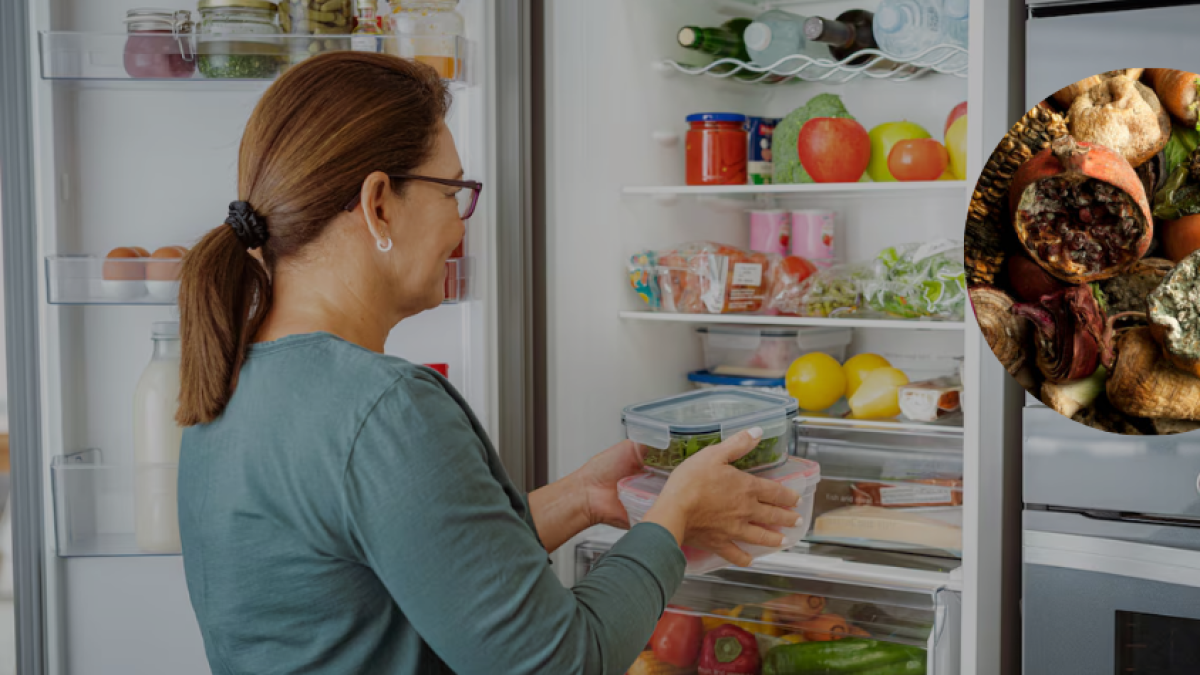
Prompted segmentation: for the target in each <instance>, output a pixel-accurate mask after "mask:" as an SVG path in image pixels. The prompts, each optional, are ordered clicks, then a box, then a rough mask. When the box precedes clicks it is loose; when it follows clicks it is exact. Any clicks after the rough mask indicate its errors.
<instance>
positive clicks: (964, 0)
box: [942, 0, 971, 70]
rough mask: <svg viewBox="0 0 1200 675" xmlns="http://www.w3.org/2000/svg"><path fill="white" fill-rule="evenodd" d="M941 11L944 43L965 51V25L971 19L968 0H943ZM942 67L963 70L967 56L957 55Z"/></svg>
mask: <svg viewBox="0 0 1200 675" xmlns="http://www.w3.org/2000/svg"><path fill="white" fill-rule="evenodd" d="M942 9H943V11H944V13H945V17H946V38H945V42H947V43H949V44H952V45H958V46H959V47H962V48H963V49H966V48H967V43H968V41H967V25H968V19H970V17H971V2H970V0H945V2H944V3H943V5H942ZM943 65H945V67H946V68H948V69H953V70H958V69H960V68H963V67H965V66H966V65H967V55H966V54H959V55H957V56H955V57H954V58H952V59H948V60H947V61H946V62H945V64H943Z"/></svg>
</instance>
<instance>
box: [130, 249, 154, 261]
mask: <svg viewBox="0 0 1200 675" xmlns="http://www.w3.org/2000/svg"><path fill="white" fill-rule="evenodd" d="M129 248H130V249H132V250H134V251H136V252H137V254H138V256H140V257H142V258H149V257H150V251H147V250H146V249H144V248H142V247H141V246H130V247H129Z"/></svg>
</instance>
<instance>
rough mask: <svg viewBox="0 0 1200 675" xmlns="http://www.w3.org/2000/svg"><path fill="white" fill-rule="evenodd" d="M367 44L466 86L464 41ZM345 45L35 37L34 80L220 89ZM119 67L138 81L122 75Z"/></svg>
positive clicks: (387, 39)
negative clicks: (427, 48)
mask: <svg viewBox="0 0 1200 675" xmlns="http://www.w3.org/2000/svg"><path fill="white" fill-rule="evenodd" d="M131 37H133V38H136V40H131V39H130V38H131ZM363 37H364V36H355V37H354V39H355V40H361V39H363ZM367 39H373V40H374V41H375V43H376V44H375V45H374V50H373V51H379V52H386V53H390V54H396V55H403V56H407V57H411V58H414V59H415V60H417V61H420V62H424V63H427V64H429V65H432V66H433V67H435V68H437V69H438V70H439V71H440V72H444V73H445V74H446V77H445V78H444V79H445V81H447V82H448V83H451V84H452V86H455V87H457V86H461V85H464V84H465V83H466V82H467V80H466V77H465V75H464V72H463V70H464V69H463V67H462V65H463V64H464V63H465V62H466V56H467V41H466V39H464V38H462V37H438V38H436V41H437V42H438V46H437V48H436V51H438V52H439V54H442V53H445V52H450V51H452V52H453V53H454V55H453V56H449V55H439V56H423V55H421V52H422V47H423V41H428V40H431V39H432V38H428V37H418V36H411V35H380V36H374V37H373V38H372V37H367ZM350 41H351V37H350V36H349V35H269V34H267V35H259V34H253V35H252V34H238V35H237V37H236V39H229V38H227V37H226V36H223V35H222V36H217V35H206V34H195V33H184V34H170V33H163V34H161V35H158V34H141V35H134V36H131V35H129V34H127V33H86V32H68V31H41V32H40V33H39V34H38V44H39V48H40V51H41V75H42V79H45V80H107V81H157V82H184V83H193V84H196V83H201V82H203V83H207V85H208V86H215V87H218V88H220V86H221V84H222V83H238V82H269V81H271V80H274V79H275V78H276V77H277V76H279V75H281V74H282V73H283V72H284V71H285V70H287V68H288V66H289V65H294V64H295V63H299V62H300V61H302V60H304V59H305V58H308V57H309V56H313V55H316V54H320V53H323V52H329V51H350V50H351V45H350ZM447 41H451V42H452V43H453V46H452V47H451V48H450V49H445V48H444V45H442V43H443V42H447ZM231 59H236V60H233V61H231ZM127 62H128V63H131V64H132V70H133V72H134V73H135V74H138V75H139V77H134V76H132V75H130V73H129V70H127V68H126V63H127ZM447 63H448V64H451V65H449V66H447V65H446V64H447ZM139 64H140V65H139ZM172 73H174V74H175V76H172ZM206 75H207V76H206Z"/></svg>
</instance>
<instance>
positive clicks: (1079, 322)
mask: <svg viewBox="0 0 1200 675" xmlns="http://www.w3.org/2000/svg"><path fill="white" fill-rule="evenodd" d="M1012 311H1013V313H1014V314H1016V315H1017V316H1020V317H1024V318H1026V319H1029V320H1030V322H1031V323H1032V325H1033V328H1034V331H1035V335H1036V338H1035V340H1034V342H1035V344H1036V345H1037V349H1036V351H1037V366H1038V369H1039V370H1041V371H1042V374H1043V375H1045V377H1046V379H1047V380H1049V381H1050V382H1052V383H1060V382H1068V381H1071V380H1078V379H1082V378H1085V377H1087V376H1089V375H1091V374H1092V373H1093V372H1095V370H1096V366H1097V365H1099V364H1100V350H1101V340H1102V339H1103V336H1104V330H1105V324H1104V313H1103V311H1102V310H1101V309H1100V305H1099V303H1097V302H1096V297H1095V295H1093V294H1092V291H1091V289H1090V288H1088V287H1087V286H1073V287H1071V288H1067V289H1064V290H1062V291H1059V292H1057V293H1054V294H1051V295H1047V296H1044V297H1042V298H1041V299H1040V300H1039V301H1038V302H1036V303H1032V302H1031V303H1021V304H1016V305H1013V309H1012Z"/></svg>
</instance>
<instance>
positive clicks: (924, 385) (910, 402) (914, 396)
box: [899, 377, 963, 422]
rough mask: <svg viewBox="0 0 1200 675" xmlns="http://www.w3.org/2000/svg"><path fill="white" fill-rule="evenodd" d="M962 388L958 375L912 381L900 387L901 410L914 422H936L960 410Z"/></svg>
mask: <svg viewBox="0 0 1200 675" xmlns="http://www.w3.org/2000/svg"><path fill="white" fill-rule="evenodd" d="M962 389H963V387H962V382H960V381H959V379H958V378H957V377H939V378H937V379H935V380H925V381H924V382H910V383H909V384H906V385H904V386H902V387H900V395H899V400H900V412H901V413H903V415H904V416H905V417H907V418H908V419H910V420H913V421H914V422H935V421H937V420H938V419H939V418H941V417H944V416H946V415H949V414H951V413H954V412H957V411H958V410H959V394H961V393H962Z"/></svg>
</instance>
